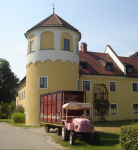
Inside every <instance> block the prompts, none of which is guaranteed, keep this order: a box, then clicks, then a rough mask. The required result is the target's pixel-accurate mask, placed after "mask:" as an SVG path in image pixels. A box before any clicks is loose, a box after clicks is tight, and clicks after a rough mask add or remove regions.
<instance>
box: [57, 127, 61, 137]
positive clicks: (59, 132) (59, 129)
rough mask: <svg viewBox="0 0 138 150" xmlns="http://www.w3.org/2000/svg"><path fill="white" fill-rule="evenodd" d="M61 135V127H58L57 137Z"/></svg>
mask: <svg viewBox="0 0 138 150" xmlns="http://www.w3.org/2000/svg"><path fill="white" fill-rule="evenodd" d="M60 134H61V127H58V128H57V135H60Z"/></svg>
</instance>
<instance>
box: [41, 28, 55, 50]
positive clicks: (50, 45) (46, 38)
mask: <svg viewBox="0 0 138 150" xmlns="http://www.w3.org/2000/svg"><path fill="white" fill-rule="evenodd" d="M40 48H41V49H54V33H53V32H50V31H46V32H43V33H42V34H41V46H40Z"/></svg>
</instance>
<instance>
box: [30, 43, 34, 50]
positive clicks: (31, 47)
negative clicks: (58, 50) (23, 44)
mask: <svg viewBox="0 0 138 150" xmlns="http://www.w3.org/2000/svg"><path fill="white" fill-rule="evenodd" d="M32 51H33V41H31V42H30V52H32Z"/></svg>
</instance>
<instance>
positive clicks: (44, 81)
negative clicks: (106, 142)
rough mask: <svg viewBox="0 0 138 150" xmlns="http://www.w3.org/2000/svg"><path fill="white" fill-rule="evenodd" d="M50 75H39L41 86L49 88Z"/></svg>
mask: <svg viewBox="0 0 138 150" xmlns="http://www.w3.org/2000/svg"><path fill="white" fill-rule="evenodd" d="M47 80H48V77H39V88H48V81H47Z"/></svg>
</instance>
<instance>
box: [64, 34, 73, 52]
mask: <svg viewBox="0 0 138 150" xmlns="http://www.w3.org/2000/svg"><path fill="white" fill-rule="evenodd" d="M64 39H68V40H69V41H70V42H69V43H70V46H69V48H70V51H73V41H72V36H71V35H70V34H69V33H62V34H61V49H63V50H64Z"/></svg>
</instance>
